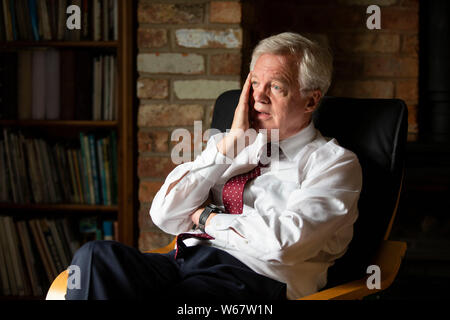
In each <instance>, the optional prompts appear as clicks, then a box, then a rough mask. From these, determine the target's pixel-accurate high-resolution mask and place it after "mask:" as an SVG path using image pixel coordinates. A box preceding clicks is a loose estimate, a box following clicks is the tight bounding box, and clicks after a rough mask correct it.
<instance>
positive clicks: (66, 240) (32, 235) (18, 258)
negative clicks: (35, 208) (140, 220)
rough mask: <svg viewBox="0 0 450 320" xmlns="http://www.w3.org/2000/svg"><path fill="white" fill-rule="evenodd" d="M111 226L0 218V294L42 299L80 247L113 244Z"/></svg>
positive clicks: (92, 221) (90, 221) (84, 221)
mask: <svg viewBox="0 0 450 320" xmlns="http://www.w3.org/2000/svg"><path fill="white" fill-rule="evenodd" d="M114 225H117V223H116V222H115V221H110V220H105V221H102V222H101V221H100V222H99V221H97V220H96V218H83V219H81V220H79V221H70V220H69V219H68V218H63V219H46V218H41V219H28V220H14V219H13V217H11V216H0V293H1V294H2V295H4V296H9V295H12V296H36V297H42V296H44V295H45V293H46V292H47V291H48V288H49V287H50V284H51V283H52V282H53V280H54V279H55V278H56V277H57V276H58V274H59V273H60V272H62V271H64V270H65V269H67V268H68V267H69V266H70V263H71V260H72V257H73V255H74V254H75V252H76V250H77V249H78V248H79V247H80V245H82V244H83V243H85V242H87V241H91V240H115V238H114ZM77 226H78V228H77ZM116 228H117V227H116Z"/></svg>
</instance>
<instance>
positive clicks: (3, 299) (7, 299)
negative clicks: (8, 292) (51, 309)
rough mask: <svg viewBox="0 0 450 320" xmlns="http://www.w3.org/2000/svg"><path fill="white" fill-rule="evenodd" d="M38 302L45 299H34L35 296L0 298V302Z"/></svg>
mask: <svg viewBox="0 0 450 320" xmlns="http://www.w3.org/2000/svg"><path fill="white" fill-rule="evenodd" d="M17 300H18V301H38V300H45V297H44V296H42V297H35V296H0V301H17Z"/></svg>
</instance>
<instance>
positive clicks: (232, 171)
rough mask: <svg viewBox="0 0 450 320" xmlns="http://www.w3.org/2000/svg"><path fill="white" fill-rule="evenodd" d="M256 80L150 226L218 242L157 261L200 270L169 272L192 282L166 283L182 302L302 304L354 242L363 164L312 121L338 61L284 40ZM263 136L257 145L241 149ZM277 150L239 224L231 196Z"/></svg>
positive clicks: (169, 190)
mask: <svg viewBox="0 0 450 320" xmlns="http://www.w3.org/2000/svg"><path fill="white" fill-rule="evenodd" d="M250 70H251V72H250V74H249V75H248V77H247V79H246V81H245V84H244V86H243V90H242V93H241V96H240V99H239V103H238V106H237V107H236V111H235V114H234V119H233V123H232V127H231V130H229V132H227V133H219V134H216V135H213V136H212V137H211V138H210V139H209V141H208V144H207V146H206V148H205V150H204V151H203V152H202V153H201V154H200V155H199V156H198V157H197V158H196V159H195V160H194V161H193V162H188V163H184V164H181V165H179V166H177V167H176V168H175V169H174V170H173V171H172V172H171V173H170V174H169V176H168V177H167V179H166V181H165V183H164V185H163V186H162V187H161V189H160V190H159V192H158V193H157V195H156V196H155V198H154V200H153V202H152V207H151V209H150V216H151V218H152V220H153V222H154V223H155V225H157V226H158V227H160V228H161V229H162V230H163V231H165V232H167V233H170V234H173V235H179V234H183V233H187V232H192V233H196V234H203V235H205V234H206V236H207V239H206V240H205V239H201V240H200V239H197V238H195V237H194V238H190V239H187V240H185V241H184V242H183V241H182V240H181V237H179V241H178V246H179V248H178V249H179V250H180V255H179V256H178V251H177V250H176V251H174V252H173V253H171V254H169V255H165V256H164V255H159V256H164V259H171V260H170V262H167V261H166V260H164V259H163V258H161V257H159V258H152V259H154V260H153V261H152V262H151V263H152V265H153V266H154V268H155V269H158V268H160V267H155V266H156V264H157V263H158V262H155V260H158V259H159V260H164V261H165V262H163V263H162V264H161V266H162V265H163V264H164V263H169V264H170V265H171V267H169V269H171V268H173V266H175V267H174V268H175V269H176V268H183V266H189V268H192V269H189V272H186V271H185V270H184V271H179V269H176V270H175V271H168V272H167V273H168V274H170V273H171V272H172V273H173V274H182V276H181V278H179V276H173V277H172V278H171V279H170V280H168V279H165V281H166V282H165V283H166V284H167V287H170V288H172V289H171V290H172V292H180V291H183V294H188V295H190V296H191V297H201V296H205V295H215V297H217V298H222V297H223V298H227V297H228V298H239V299H251V298H252V297H253V298H255V297H259V298H261V297H266V298H268V299H279V298H286V297H287V298H288V299H297V298H300V297H303V296H306V295H309V294H312V293H314V292H317V291H318V290H320V289H321V288H323V287H324V286H325V284H326V281H327V269H328V268H329V267H330V266H331V265H332V264H333V262H334V260H335V259H337V258H339V257H341V256H342V255H343V254H344V253H345V251H346V249H347V246H348V244H349V242H350V241H351V239H352V236H353V224H354V222H355V221H356V219H357V216H358V209H357V203H358V199H359V194H360V191H361V185H362V181H361V180H362V174H361V168H360V165H359V162H358V159H357V157H356V155H355V154H354V153H352V152H351V151H349V150H346V149H344V148H342V147H340V146H339V144H338V142H337V141H336V140H335V139H332V138H325V137H323V136H322V135H321V134H320V132H319V131H318V130H316V129H315V127H314V124H313V122H312V112H313V111H314V110H315V108H316V107H317V106H318V104H319V102H320V99H321V98H322V96H323V95H324V94H325V93H326V91H327V90H328V87H329V85H330V82H331V73H332V58H331V55H330V53H329V52H328V51H327V50H326V49H324V48H322V47H321V46H319V45H318V44H316V43H314V42H312V41H310V40H308V39H306V38H304V37H302V36H300V35H298V34H295V33H282V34H279V35H275V36H272V37H269V38H267V39H264V40H262V41H261V42H260V43H259V44H258V46H257V47H256V48H255V50H254V52H253V55H252V62H251V66H250ZM251 130H254V131H253V132H254V134H253V135H251V134H250V135H249V136H250V139H249V140H250V141H248V140H247V144H243V143H241V142H242V141H243V139H244V137H245V135H246V133H248V132H251ZM267 142H270V149H271V150H273V151H275V152H274V153H275V155H276V156H274V155H273V154H272V157H270V162H269V164H268V165H266V166H263V167H261V168H260V169H259V171H258V175H257V176H256V177H255V178H253V179H250V180H249V181H248V182H244V184H245V188H244V190H243V194H242V196H241V200H238V203H239V201H242V202H241V204H239V205H240V206H241V210H240V211H239V212H238V213H239V214H230V212H227V206H226V205H224V200H225V197H226V196H227V195H225V194H223V192H222V191H223V189H224V186H225V185H226V183H227V181H229V180H230V179H231V178H232V177H235V176H237V175H241V174H244V173H246V172H248V171H251V170H252V169H255V167H256V166H257V164H258V163H260V162H261V160H263V159H265V158H263V157H264V153H265V152H264V150H265V148H266V145H267ZM266 162H267V161H266ZM258 167H259V166H258ZM226 201H228V200H226ZM232 201H234V200H232ZM208 203H213V204H214V205H215V206H216V207H214V206H213V207H211V206H206V205H207V204H208ZM239 205H238V206H239ZM197 226H199V227H200V228H198V227H197ZM195 227H197V228H196V229H195V230H194V228H195ZM92 251H93V250H92V248H91V249H90V251H89V254H90V255H92ZM135 255H137V254H135ZM151 256H152V257H153V256H154V255H151ZM108 259H109V258H108ZM78 261H80V259H78ZM173 261H175V263H174V262H173ZM118 263H120V262H118ZM199 265H201V266H202V268H200V269H201V270H200V269H197V268H198V267H199ZM223 266H225V268H222V269H221V267H223ZM161 268H162V267H161ZM158 270H160V269H158ZM171 270H172V269H171ZM122 273H123V272H122ZM166 276H167V277H169V275H166ZM196 276H198V277H197V278H196ZM177 277H178V278H177ZM174 278H177V280H173V279H174ZM186 279H187V281H185V280H186ZM127 281H130V280H129V279H128V280H127ZM155 281H156V280H154V282H155ZM158 281H160V280H158ZM177 281H178V282H177ZM154 282H153V284H149V286H150V287H151V286H152V285H153V286H154ZM180 282H182V283H183V285H181V286H180V285H179V284H178V283H180ZM158 283H159V282H158ZM231 283H233V285H231ZM91 286H92V285H91ZM100 286H101V285H100ZM214 286H216V288H218V289H217V290H216V291H221V292H222V294H220V295H218V294H216V293H213V292H216V291H214V289H213V287H214ZM142 290H143V289H142ZM149 290H150V289H149ZM143 291H145V290H143ZM75 296H76V295H74V297H75Z"/></svg>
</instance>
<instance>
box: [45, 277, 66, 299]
mask: <svg viewBox="0 0 450 320" xmlns="http://www.w3.org/2000/svg"><path fill="white" fill-rule="evenodd" d="M68 278H69V271H67V270H64V271H63V272H61V273H60V274H59V276H57V277H56V279H55V280H53V283H52V285H51V286H50V289H48V292H47V297H45V300H65V299H66V297H65V296H66V291H67V279H68Z"/></svg>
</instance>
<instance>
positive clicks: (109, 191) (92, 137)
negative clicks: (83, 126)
mask: <svg viewBox="0 0 450 320" xmlns="http://www.w3.org/2000/svg"><path fill="white" fill-rule="evenodd" d="M113 141H115V131H111V132H109V133H96V134H94V133H84V132H80V133H79V144H77V142H76V141H71V142H61V141H56V142H54V141H46V140H44V139H42V138H33V137H28V136H27V135H26V134H24V133H23V132H22V131H21V130H13V129H11V128H7V127H4V128H3V136H2V137H0V173H1V176H0V182H1V185H0V202H10V203H17V204H33V203H36V204H39V203H73V204H90V205H116V204H117V200H116V199H117V152H116V148H115V147H114V143H116V142H113Z"/></svg>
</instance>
